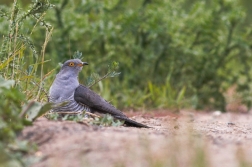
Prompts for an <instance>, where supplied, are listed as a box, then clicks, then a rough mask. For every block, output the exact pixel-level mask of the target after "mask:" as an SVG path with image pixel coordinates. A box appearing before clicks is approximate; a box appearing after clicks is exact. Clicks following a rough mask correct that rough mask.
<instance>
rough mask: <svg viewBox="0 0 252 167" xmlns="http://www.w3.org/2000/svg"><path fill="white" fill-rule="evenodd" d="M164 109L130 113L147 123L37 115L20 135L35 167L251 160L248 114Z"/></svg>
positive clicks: (218, 166) (186, 165)
mask: <svg viewBox="0 0 252 167" xmlns="http://www.w3.org/2000/svg"><path fill="white" fill-rule="evenodd" d="M153 113H154V114H153ZM166 113H167V114H165V113H162V114H155V112H152V114H148V115H137V116H133V117H131V118H132V119H134V120H136V121H139V122H142V123H145V124H147V125H149V126H151V127H153V128H150V129H138V128H132V127H98V126H88V125H86V124H82V123H76V122H71V121H48V120H47V119H45V118H39V119H38V120H37V121H36V122H35V123H34V125H33V126H31V127H27V128H25V129H24V130H23V132H22V134H21V136H20V138H22V139H28V140H29V141H32V142H35V143H36V144H37V145H38V148H39V150H38V151H37V152H36V153H35V156H37V157H41V160H40V161H39V162H37V163H35V164H34V165H33V166H34V167H54V166H60V167H79V166H96V167H108V166H116V167H117V166H118V167H119V166H127V167H139V166H145V167H148V166H149V167H155V166H157V167H159V166H165V167H166V166H171V167H176V166H181V167H190V166H192V167H193V166H211V167H226V166H227V167H237V166H252V159H251V157H252V115H251V114H234V113H226V114H221V115H218V114H213V113H195V112H185V111H182V112H181V114H178V115H174V114H169V112H166Z"/></svg>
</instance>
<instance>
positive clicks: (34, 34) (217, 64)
mask: <svg viewBox="0 0 252 167" xmlns="http://www.w3.org/2000/svg"><path fill="white" fill-rule="evenodd" d="M24 2H26V1H24ZM10 5H11V6H7V5H1V7H0V22H1V24H0V35H1V38H0V46H1V47H0V75H1V76H2V78H1V79H0V91H1V96H0V98H1V101H2V102H1V104H0V107H1V108H0V116H1V117H0V119H1V122H0V139H1V142H0V148H2V147H5V146H7V147H6V148H7V149H0V150H1V152H0V154H1V155H3V156H0V157H1V159H0V160H1V161H3V162H7V160H8V159H12V158H13V156H11V155H12V151H13V150H14V151H16V150H18V149H12V148H11V145H12V144H13V143H17V142H16V136H17V134H18V133H19V132H20V130H22V128H23V127H24V126H25V125H29V124H31V123H32V121H33V120H34V119H36V118H37V117H38V116H40V115H42V114H43V113H44V112H45V111H46V110H47V109H48V108H50V104H47V105H45V106H44V107H42V105H41V104H40V103H39V102H47V90H48V88H49V86H50V84H51V82H52V80H53V78H54V74H55V73H56V72H57V71H58V69H59V66H58V65H57V64H58V63H59V62H63V61H65V60H67V59H69V58H71V57H72V56H73V55H74V54H73V53H74V52H75V51H76V50H79V51H80V52H82V53H83V54H84V59H83V60H85V61H87V62H89V64H90V65H89V66H88V67H87V68H85V72H83V73H85V74H91V73H94V72H95V73H94V74H93V75H91V78H90V77H84V76H83V73H82V75H81V76H80V80H81V81H82V83H86V84H88V85H89V84H90V85H91V86H92V85H93V84H95V83H96V81H99V80H102V79H103V78H102V77H100V76H99V75H101V76H105V77H104V78H106V77H113V76H117V75H118V74H119V73H117V72H115V70H117V71H120V72H121V74H120V75H119V77H117V78H115V79H113V80H104V81H103V82H99V83H98V84H96V85H95V86H94V87H92V89H96V91H97V92H99V93H100V94H101V95H102V96H103V97H104V98H106V99H107V100H112V102H113V104H114V105H115V106H117V107H119V108H142V107H144V108H173V109H175V110H179V109H180V108H182V107H190V108H191V107H193V108H197V109H203V108H210V109H219V110H221V111H225V106H226V99H225V98H224V93H225V92H226V91H227V89H228V88H230V87H231V86H237V92H238V93H239V94H241V97H242V101H243V103H244V104H246V105H247V106H248V107H251V100H250V99H251V98H250V95H251V91H252V90H251V89H252V85H251V80H252V78H251V65H250V62H251V61H252V60H251V46H252V43H251V37H252V27H251V25H250V24H247V23H245V22H244V21H247V20H249V19H248V18H249V17H248V16H246V12H245V9H244V8H243V7H242V6H241V5H240V1H238V0H212V1H210V0H209V1H200V0H194V1H193V3H188V1H186V0H177V1H174V2H173V1H169V0H156V1H150V0H139V1H133V0H126V1H122V0H102V1H99V0H86V1H81V0H78V1H70V0H61V1H59V0H51V1H49V0H36V1H34V2H32V3H30V2H27V3H26V4H25V3H24V4H22V2H21V1H17V0H14V2H13V4H10ZM111 61H116V62H119V63H120V67H119V66H118V64H117V63H112V64H111V65H110V68H109V71H107V70H106V69H107V64H109V63H110V62H111ZM96 73H97V74H96ZM98 74H99V75H98ZM87 76H88V75H87ZM83 78H85V80H87V81H86V82H85V80H84V79H83ZM31 100H35V101H37V102H29V101H31ZM31 111H35V112H31ZM29 112H30V113H29ZM26 115H28V119H25V116H26ZM106 119H109V118H106ZM105 122H106V121H105ZM17 145H18V144H17ZM18 148H19V147H18ZM23 152H24V151H23ZM17 155H20V154H17ZM5 157H6V158H5ZM14 159H15V156H14ZM8 162H9V161H8ZM13 163H18V164H23V163H24V162H21V160H19V161H15V162H13Z"/></svg>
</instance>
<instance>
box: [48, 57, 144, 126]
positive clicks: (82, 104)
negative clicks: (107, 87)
mask: <svg viewBox="0 0 252 167" xmlns="http://www.w3.org/2000/svg"><path fill="white" fill-rule="evenodd" d="M87 64H88V63H86V62H82V61H81V60H80V59H71V60H68V61H66V62H65V63H64V64H63V66H62V67H61V70H60V72H59V73H58V74H57V75H56V78H55V80H54V82H53V84H52V86H51V87H50V90H49V101H50V102H52V103H55V104H60V103H62V102H68V103H67V104H66V105H64V106H58V107H55V108H53V110H52V111H53V112H66V111H67V112H82V111H86V112H94V111H96V112H100V113H104V114H111V115H112V116H113V117H115V118H117V119H119V120H123V121H125V124H126V125H128V126H134V127H144V128H148V126H146V125H144V124H141V123H138V122H136V121H133V120H131V119H129V118H128V117H127V116H126V115H124V114H123V113H122V112H121V111H120V110H118V109H116V108H115V107H114V106H112V105H111V104H110V103H108V102H107V101H106V100H104V99H103V98H102V97H101V96H99V95H98V94H96V93H95V92H93V91H92V90H90V89H89V88H87V87H85V86H83V85H81V84H79V81H78V74H79V72H80V71H81V69H82V67H83V65H87Z"/></svg>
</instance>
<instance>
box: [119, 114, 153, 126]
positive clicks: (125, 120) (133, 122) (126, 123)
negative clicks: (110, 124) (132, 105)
mask: <svg viewBox="0 0 252 167" xmlns="http://www.w3.org/2000/svg"><path fill="white" fill-rule="evenodd" d="M114 117H115V118H117V119H119V120H122V121H124V124H125V125H127V126H131V127H137V128H150V127H149V126H147V125H144V124H141V123H139V122H136V121H133V120H132V119H129V118H127V117H121V116H114Z"/></svg>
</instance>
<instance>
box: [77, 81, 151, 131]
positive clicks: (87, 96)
mask: <svg viewBox="0 0 252 167" xmlns="http://www.w3.org/2000/svg"><path fill="white" fill-rule="evenodd" d="M74 99H75V100H76V101H77V102H78V103H82V104H84V105H86V106H88V107H90V109H91V110H94V111H97V112H101V113H104V114H110V115H112V116H113V117H115V118H117V119H120V120H123V121H125V124H126V125H128V126H133V127H143V128H149V127H148V126H146V125H144V124H141V123H138V122H136V121H133V120H131V119H129V118H128V117H127V116H126V115H124V114H123V113H122V112H121V111H120V110H118V109H116V108H115V107H114V106H112V105H111V104H110V103H108V102H107V101H106V100H104V99H103V98H102V97H101V96H99V95H98V94H96V93H95V92H93V91H92V90H90V89H89V88H87V87H85V86H83V85H79V86H78V87H77V88H76V90H75V93H74Z"/></svg>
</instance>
